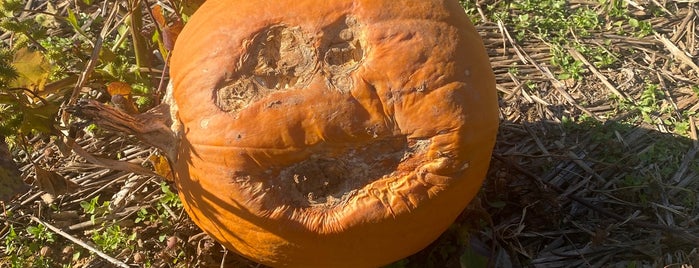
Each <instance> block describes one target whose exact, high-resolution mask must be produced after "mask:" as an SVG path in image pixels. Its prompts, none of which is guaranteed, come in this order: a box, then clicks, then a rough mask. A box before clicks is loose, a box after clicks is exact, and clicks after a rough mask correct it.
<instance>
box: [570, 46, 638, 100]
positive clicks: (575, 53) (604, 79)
mask: <svg viewBox="0 0 699 268" xmlns="http://www.w3.org/2000/svg"><path fill="white" fill-rule="evenodd" d="M568 52H569V53H570V55H571V56H573V58H575V59H577V60H579V61H580V62H582V63H583V64H585V65H586V66H587V68H588V69H589V70H590V71H592V73H593V74H594V75H595V76H597V78H599V80H600V81H602V84H604V86H605V87H607V89H609V91H611V92H612V93H614V95H617V96H618V97H619V98H621V99H622V100H625V101H627V102H631V103H633V100H632V99H630V98H629V97H628V96H626V94H624V93H621V91H619V90H617V88H616V87H615V86H614V85H612V83H610V82H609V80H608V79H607V77H606V76H604V75H603V74H602V73H601V72H600V71H599V70H597V68H595V66H594V65H592V64H590V62H589V61H588V60H587V59H586V58H585V56H583V55H582V54H581V53H580V52H578V51H577V50H575V49H568Z"/></svg>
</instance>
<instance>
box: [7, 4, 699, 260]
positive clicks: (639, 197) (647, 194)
mask: <svg viewBox="0 0 699 268" xmlns="http://www.w3.org/2000/svg"><path fill="white" fill-rule="evenodd" d="M496 2H498V1H482V2H480V5H476V6H475V8H474V11H480V13H481V14H485V13H488V11H487V10H484V7H486V6H488V5H491V4H495V3H496ZM626 3H627V5H626V7H627V8H629V12H630V13H631V14H633V17H634V18H640V19H642V20H645V21H649V22H651V25H652V26H653V29H654V31H655V32H654V33H653V34H650V35H645V36H635V35H633V34H620V33H619V28H609V29H608V28H604V27H600V28H599V29H596V30H595V31H593V32H591V34H590V35H589V36H586V37H584V38H581V39H580V40H579V41H580V43H584V44H587V45H590V46H596V47H599V48H602V49H605V50H608V51H612V52H614V53H615V54H616V55H619V58H618V59H617V61H616V62H615V63H614V64H612V65H609V66H605V67H602V68H600V67H596V66H595V64H594V60H595V59H589V58H585V57H586V56H584V53H580V52H578V49H576V48H575V47H566V46H563V48H565V51H566V53H567V55H569V56H570V57H572V58H573V59H575V60H577V62H579V64H580V66H579V67H580V68H579V70H580V73H579V74H578V75H579V76H580V77H579V79H570V78H568V79H559V78H561V77H560V76H559V75H558V74H559V73H560V71H561V70H560V69H561V67H560V66H553V65H552V64H551V62H552V59H553V57H556V56H555V55H554V53H552V51H551V49H552V44H551V43H550V42H548V40H545V39H540V38H537V37H536V36H535V35H531V36H530V37H527V38H523V39H518V38H516V37H515V33H514V29H513V27H512V26H509V25H506V24H503V23H498V21H494V20H492V18H490V17H488V16H484V17H482V18H481V19H480V20H479V21H480V22H479V23H478V24H477V27H478V30H479V31H480V33H481V34H482V36H483V39H484V41H485V44H486V47H487V49H488V52H489V54H490V56H491V59H492V65H493V69H494V71H495V73H496V76H497V82H498V90H499V92H500V96H501V102H500V111H501V118H502V123H501V126H500V133H499V137H498V143H497V145H496V148H495V152H494V157H493V161H492V164H491V169H490V172H489V176H488V178H487V180H486V184H485V186H484V188H483V190H482V193H481V194H480V195H479V197H478V198H477V199H476V200H474V202H473V203H472V204H471V206H470V207H469V208H468V209H467V210H466V211H464V213H463V215H462V216H461V217H460V218H459V220H458V221H457V222H456V223H455V224H454V226H453V227H452V228H451V229H450V230H449V231H448V232H447V233H445V234H444V235H443V236H442V237H441V238H440V239H439V240H438V241H436V242H435V243H434V244H433V245H431V246H429V247H428V248H426V249H425V250H423V251H421V252H420V253H417V254H416V255H414V256H411V257H410V258H408V259H406V260H403V261H401V262H399V263H396V264H394V265H393V267H460V263H461V264H463V263H464V262H463V260H460V258H462V257H463V256H466V255H465V252H476V253H477V254H478V255H479V256H480V257H479V258H483V257H485V258H487V259H488V260H489V261H490V264H491V265H492V266H494V267H689V266H690V265H693V264H699V226H697V221H698V220H699V208H698V207H697V204H698V203H699V195H698V194H699V164H698V163H699V161H698V160H699V159H698V158H699V157H698V156H697V151H698V150H699V143H698V141H697V130H696V125H697V123H698V122H699V120H697V117H696V113H697V110H699V97H698V95H699V90H698V89H699V82H697V81H699V77H698V76H699V68H698V67H697V66H696V60H695V59H694V56H695V55H696V54H697V53H698V52H699V44H697V40H696V34H697V25H696V21H697V15H696V10H695V9H696V8H697V6H696V3H694V2H681V1H670V2H669V3H665V4H664V5H663V6H664V7H665V9H661V10H659V11H658V12H659V14H656V15H652V14H650V11H649V9H648V8H643V7H649V6H653V5H654V4H653V3H655V1H646V2H638V1H626ZM568 4H569V8H570V9H573V10H574V9H577V8H581V7H588V6H590V7H598V6H599V4H598V3H588V2H586V1H575V3H568ZM656 5H657V3H656ZM593 10H595V12H597V13H598V14H599V15H600V16H603V15H602V13H603V12H604V10H602V9H593ZM474 14H479V12H475V13H474ZM510 15H516V13H513V14H510ZM475 17H479V16H478V15H475ZM624 27H626V33H631V32H634V29H630V28H629V27H628V26H624V25H622V26H620V28H624ZM77 140H78V146H79V147H81V148H83V149H85V151H86V152H87V153H89V154H92V155H96V156H99V157H101V158H105V159H119V160H120V161H128V162H130V163H133V164H135V165H138V166H145V167H149V168H152V167H153V163H152V161H150V160H149V158H150V159H151V160H152V159H153V158H152V157H151V156H153V155H156V152H155V151H154V150H152V149H149V148H147V147H145V146H143V145H142V144H140V143H138V142H137V141H135V140H133V139H130V138H126V137H119V136H116V135H114V134H109V133H97V134H95V135H93V134H89V133H88V134H84V135H82V136H79V137H78V139H77ZM31 144H33V146H34V150H33V153H31V155H19V156H18V159H23V161H24V163H28V159H32V162H33V163H36V164H38V165H40V166H42V167H44V169H47V170H51V171H53V172H54V173H53V174H57V175H59V177H62V178H65V179H68V180H70V181H72V182H74V183H75V184H77V186H79V187H73V188H75V191H74V192H72V193H70V194H66V195H58V196H57V197H51V196H47V195H46V193H45V192H44V191H42V190H40V188H35V189H34V190H33V191H31V192H30V193H28V194H26V195H24V196H22V197H20V198H19V199H18V200H17V201H16V202H14V203H10V204H6V206H5V207H4V208H3V209H4V211H5V214H4V215H3V216H0V219H2V221H3V222H4V223H5V224H4V225H0V238H3V239H5V240H7V237H8V234H9V232H10V231H9V226H10V225H12V226H14V228H15V229H17V230H18V231H17V232H20V231H19V230H24V229H26V228H27V227H28V226H36V225H37V224H38V223H39V222H41V223H43V224H45V225H52V226H55V227H57V228H59V229H60V230H63V231H64V232H65V237H67V236H68V235H70V236H72V237H74V239H76V240H79V241H84V242H87V244H91V245H93V246H96V248H98V249H97V251H100V252H105V253H106V255H108V256H111V257H112V258H114V259H115V260H111V262H110V259H108V258H105V257H101V256H98V255H94V254H89V252H88V251H87V250H86V249H84V247H82V246H80V245H78V244H76V243H75V241H71V240H69V239H68V238H65V237H64V236H61V235H55V239H54V240H55V242H52V243H45V244H46V245H51V247H52V250H49V251H48V252H47V253H43V252H39V250H40V247H39V248H37V249H36V251H35V254H34V258H36V259H39V258H40V257H39V256H40V255H42V254H43V255H42V256H43V257H42V258H44V259H47V260H49V261H50V262H51V263H53V265H56V266H60V264H65V265H67V266H70V267H104V266H107V265H118V262H124V263H127V264H140V265H144V264H145V263H149V265H152V266H155V267H170V266H180V265H184V266H187V265H190V266H200V267H206V266H211V267H214V266H216V267H218V266H221V265H224V264H225V265H228V266H230V267H259V266H256V264H253V263H250V262H248V261H246V260H243V259H242V258H240V257H237V256H235V255H234V254H232V253H226V252H225V251H224V250H223V249H222V247H221V246H220V245H218V244H216V243H215V242H213V241H212V240H211V239H210V238H208V237H207V236H206V235H203V234H201V233H200V231H199V230H198V229H197V228H196V226H194V225H193V224H192V223H191V222H190V221H189V219H188V218H187V216H186V215H185V214H184V213H183V212H182V210H181V208H179V207H178V206H177V202H176V201H172V200H166V199H164V198H167V197H168V195H167V193H163V190H162V187H161V179H159V178H156V177H153V176H146V175H137V174H133V173H130V172H127V171H118V170H111V169H110V167H109V166H104V165H96V164H93V163H90V162H87V161H86V160H85V158H84V157H81V156H79V155H77V154H76V153H74V152H73V151H71V150H69V148H66V147H70V145H69V144H68V145H66V144H63V143H61V142H60V141H57V140H49V139H41V138H36V139H35V140H33V141H32V142H31ZM22 171H23V176H25V177H26V178H33V177H34V176H35V175H34V173H35V169H34V168H33V166H32V165H31V164H25V166H24V167H23V168H22ZM57 181H59V182H60V181H61V180H57ZM59 187H61V186H60V185H59ZM64 188H66V189H65V190H70V189H67V188H71V186H70V185H65V186H64ZM95 197H99V202H98V203H97V204H98V206H99V204H102V202H104V201H108V202H109V204H108V208H105V209H104V210H103V211H102V212H95V213H92V214H90V213H86V212H85V208H84V206H81V203H82V204H86V203H89V202H90V201H91V200H92V199H93V198H95ZM98 211H99V209H98ZM143 211H145V213H144V212H143ZM8 212H11V213H8ZM139 213H140V214H139ZM148 215H151V216H154V217H150V218H149V216H148ZM91 216H94V220H91ZM139 218H140V219H141V220H137V219H139ZM115 223H116V224H118V226H120V227H121V230H120V231H121V232H123V233H124V234H125V239H126V240H125V242H123V243H121V244H119V243H117V244H118V247H117V248H116V249H113V250H106V249H104V247H103V246H102V245H95V244H96V242H94V241H95V240H94V237H95V234H98V235H99V234H104V233H106V232H107V230H108V229H109V227H110V226H113V225H114V224H115ZM131 234H135V236H134V237H128V236H130V235H131ZM30 237H31V236H28V235H27V234H26V233H25V234H24V238H30ZM42 245H43V244H42ZM6 248H7V245H5V250H6ZM0 249H3V245H0ZM0 252H3V253H2V254H8V253H7V252H5V251H0ZM75 252H81V253H82V254H80V256H78V257H77V258H75V259H73V254H74V253H75ZM2 254H0V266H5V265H6V264H9V262H7V260H8V258H7V256H3V255H2ZM222 259H223V263H224V264H221V262H222ZM53 265H52V266H53ZM682 265H685V266H682Z"/></svg>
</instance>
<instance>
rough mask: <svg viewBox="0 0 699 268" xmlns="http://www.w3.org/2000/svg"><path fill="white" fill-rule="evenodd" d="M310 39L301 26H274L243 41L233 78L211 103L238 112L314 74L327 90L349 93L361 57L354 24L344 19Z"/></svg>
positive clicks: (357, 27)
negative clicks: (353, 73)
mask: <svg viewBox="0 0 699 268" xmlns="http://www.w3.org/2000/svg"><path fill="white" fill-rule="evenodd" d="M311 36H312V35H310V34H306V33H304V32H303V31H301V28H300V27H289V26H286V25H274V26H270V27H269V28H267V29H264V30H263V31H261V32H259V33H257V34H256V35H255V36H254V37H253V38H251V39H250V40H248V41H247V42H244V43H243V47H244V49H245V53H244V54H243V56H242V57H241V60H240V62H239V63H238V70H237V72H236V73H237V75H236V76H234V77H231V78H229V79H228V80H227V81H226V82H224V85H222V86H220V87H219V89H218V90H217V91H216V94H215V99H216V105H217V106H218V107H219V108H220V109H221V110H223V111H226V112H237V111H240V110H242V109H244V108H245V107H247V106H248V105H249V104H250V103H253V102H255V101H256V100H258V99H260V98H262V97H264V96H266V95H268V94H270V93H272V92H274V91H277V90H285V89H288V88H298V87H303V86H305V85H307V84H308V83H309V82H310V81H311V79H312V78H313V77H314V76H315V75H316V74H319V75H322V76H323V77H324V78H325V80H326V82H327V84H328V86H329V88H333V89H336V90H338V91H340V92H343V93H347V92H349V91H350V90H351V89H352V87H353V85H354V82H353V81H352V77H351V73H352V71H354V70H355V69H357V68H358V67H359V64H360V63H361V62H362V59H363V58H364V47H363V46H362V42H361V41H362V40H361V39H360V38H361V37H362V32H361V27H360V25H359V23H357V20H356V19H355V18H353V17H349V16H348V17H344V18H342V19H340V20H338V21H337V22H335V23H333V24H331V25H328V26H327V27H326V28H325V29H324V30H323V34H322V36H323V38H322V40H317V39H316V40H314V38H312V37H311ZM315 46H318V48H316V47H315ZM317 50H318V51H321V54H323V55H322V59H319V58H318V55H317V54H318V53H317ZM321 60H322V62H320V61H321ZM318 67H320V68H318Z"/></svg>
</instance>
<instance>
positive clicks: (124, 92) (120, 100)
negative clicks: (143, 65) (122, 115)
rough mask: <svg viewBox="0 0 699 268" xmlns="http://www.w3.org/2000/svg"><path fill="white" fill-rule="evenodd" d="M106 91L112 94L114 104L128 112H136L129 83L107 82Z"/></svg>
mask: <svg viewBox="0 0 699 268" xmlns="http://www.w3.org/2000/svg"><path fill="white" fill-rule="evenodd" d="M107 92H109V95H111V96H112V104H114V106H116V107H117V108H119V109H121V110H122V111H124V112H126V113H128V114H137V113H138V108H136V104H135V103H134V101H133V99H132V96H131V92H132V88H131V85H129V84H127V83H124V82H111V83H109V84H107Z"/></svg>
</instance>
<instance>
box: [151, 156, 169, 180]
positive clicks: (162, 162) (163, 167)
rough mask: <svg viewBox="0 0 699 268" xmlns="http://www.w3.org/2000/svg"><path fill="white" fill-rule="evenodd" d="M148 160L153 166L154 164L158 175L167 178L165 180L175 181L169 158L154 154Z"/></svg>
mask: <svg viewBox="0 0 699 268" xmlns="http://www.w3.org/2000/svg"><path fill="white" fill-rule="evenodd" d="M148 160H149V161H150V163H151V164H153V169H155V173H156V174H158V175H160V176H161V177H163V178H165V180H168V181H173V177H172V169H171V168H170V162H168V161H167V158H165V156H162V155H155V154H154V155H151V156H150V157H148Z"/></svg>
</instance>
